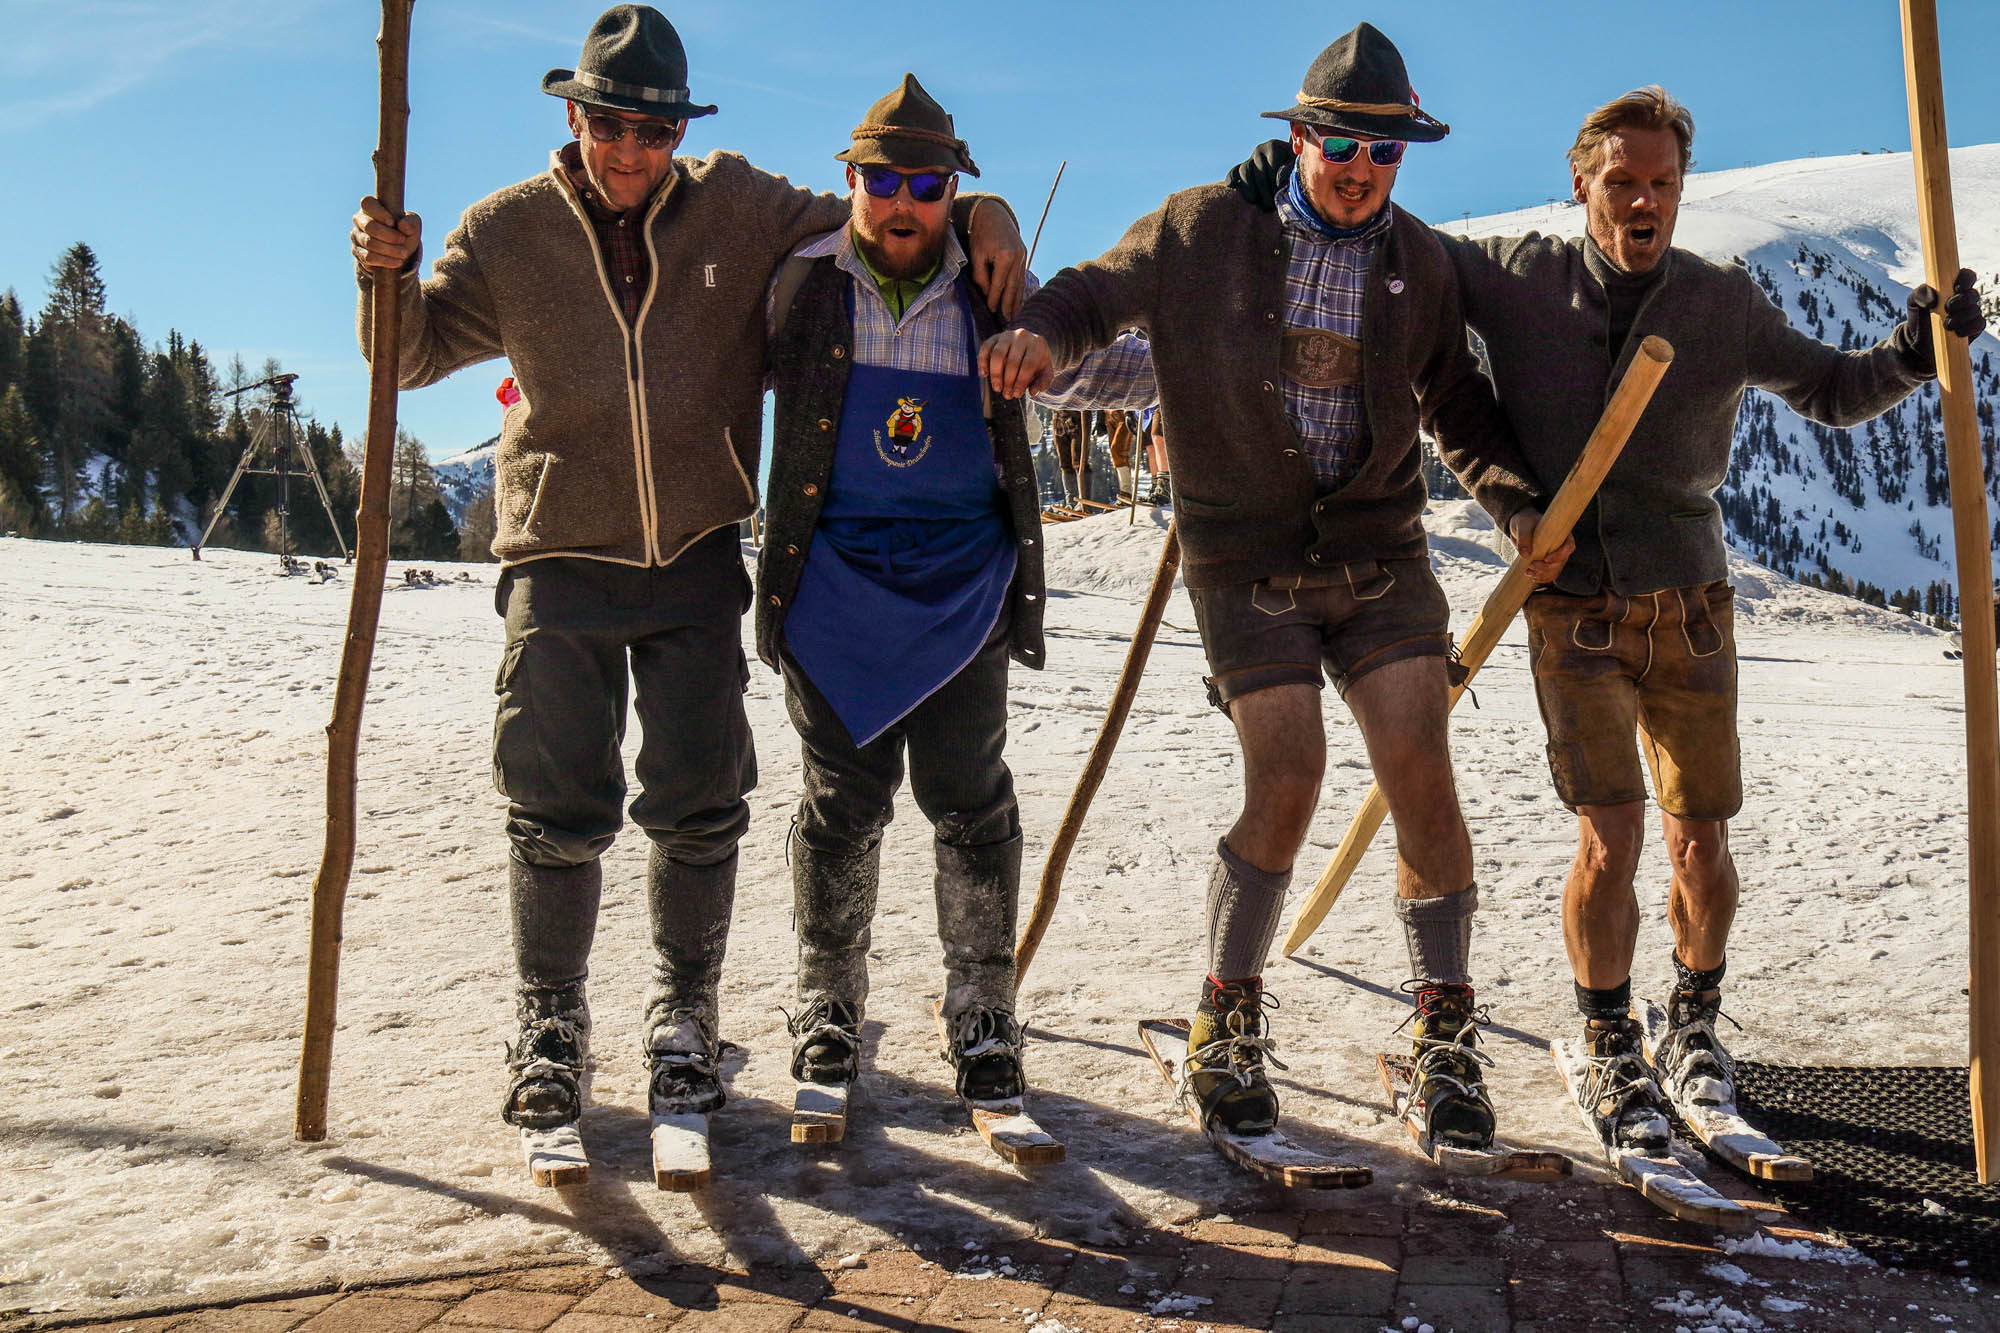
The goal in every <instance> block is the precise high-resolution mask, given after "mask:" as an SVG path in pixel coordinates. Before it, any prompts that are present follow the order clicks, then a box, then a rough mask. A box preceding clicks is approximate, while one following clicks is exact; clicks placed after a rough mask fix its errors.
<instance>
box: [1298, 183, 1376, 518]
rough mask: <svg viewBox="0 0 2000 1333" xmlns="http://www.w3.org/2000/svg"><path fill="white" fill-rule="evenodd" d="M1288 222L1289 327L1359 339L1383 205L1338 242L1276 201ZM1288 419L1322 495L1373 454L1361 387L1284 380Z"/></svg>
mask: <svg viewBox="0 0 2000 1333" xmlns="http://www.w3.org/2000/svg"><path fill="white" fill-rule="evenodd" d="M1278 220H1279V222H1281V223H1282V224H1283V225H1284V236H1285V245H1286V248H1287V252H1288V253H1287V256H1286V259H1285V328H1286V329H1288V330H1289V329H1330V330H1332V331H1333V332H1335V333H1338V334H1340V335H1341V336H1343V337H1346V338H1352V339H1354V340H1355V341H1356V342H1359V341H1360V340H1361V297H1362V292H1363V290H1364V289H1365V287H1366V284H1367V281H1368V269H1369V267H1370V265H1372V264H1373V263H1374V262H1375V252H1376V250H1378V249H1379V248H1380V247H1381V244H1382V238H1383V237H1384V236H1386V235H1388V233H1389V223H1390V210H1389V208H1387V207H1386V206H1385V207H1384V208H1383V209H1382V211H1381V212H1380V213H1377V214H1376V215H1375V220H1374V221H1373V222H1371V223H1369V224H1368V225H1367V227H1366V228H1365V229H1364V230H1363V231H1362V232H1361V234H1360V235H1358V236H1350V237H1347V238H1345V239H1342V240H1333V239H1331V238H1329V237H1325V236H1322V235H1320V234H1319V233H1318V232H1316V231H1314V230H1313V229H1312V228H1311V227H1309V226H1307V225H1306V224H1305V223H1304V222H1303V221H1301V220H1300V218H1299V214H1298V212H1297V210H1296V209H1295V208H1294V207H1293V205H1292V201H1291V199H1290V198H1289V197H1288V196H1287V195H1286V194H1284V193H1280V194H1279V196H1278ZM1285 415H1286V416H1287V417H1289V418H1291V422H1292V428H1293V429H1294V430H1296V431H1298V433H1299V439H1300V440H1301V441H1303V442H1304V443H1305V446H1306V457H1307V458H1309V459H1311V460H1312V466H1313V475H1314V476H1315V477H1317V478H1318V479H1319V484H1320V488H1321V489H1322V490H1334V489H1336V488H1338V487H1340V486H1344V485H1346V484H1347V483H1348V482H1349V481H1351V480H1352V479H1353V477H1354V474H1355V473H1357V472H1359V471H1360V470H1361V464H1362V461H1363V460H1364V459H1366V458H1367V457H1368V443H1369V441H1368V415H1367V411H1366V409H1365V407H1364V405H1363V403H1362V398H1361V386H1360V385H1358V384H1355V385H1346V386H1339V387H1335V388H1330V389H1315V388H1311V387H1309V386H1307V385H1304V384H1300V383H1298V382H1297V381H1296V380H1293V379H1291V378H1290V377H1289V376H1287V377H1285Z"/></svg>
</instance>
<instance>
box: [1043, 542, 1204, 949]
mask: <svg viewBox="0 0 2000 1333" xmlns="http://www.w3.org/2000/svg"><path fill="white" fill-rule="evenodd" d="M1180 567H1181V534H1180V531H1179V529H1178V528H1177V527H1176V526H1175V525H1174V524H1172V523H1169V524H1168V525H1167V541H1166V545H1164V546H1163V547H1161V548H1160V563H1159V564H1158V565H1156V566H1155V567H1154V569H1153V586H1152V587H1150V588H1148V589H1147V590H1146V604H1145V606H1144V607H1143V608H1142V609H1141V610H1140V612H1139V626H1138V628H1137V629H1135V630H1133V631H1132V643H1131V646H1130V647H1128V648H1126V650H1125V665H1124V666H1123V667H1122V668H1121V669H1120V670H1119V672H1118V685H1117V688H1116V689H1114V690H1113V691H1112V692H1111V706H1110V707H1109V708H1107V709H1105V710H1104V723H1103V725H1102V726H1100V727H1099V728H1098V729H1097V739H1096V740H1095V741H1093V742H1092V743H1091V746H1090V757H1089V758H1088V759H1086V760H1085V761H1084V765H1083V772H1082V773H1080V774H1078V776H1077V779H1076V790H1075V791H1073V792H1071V793H1070V798H1069V805H1068V806H1066V807H1065V808H1064V809H1063V817H1062V823H1061V824H1059V825H1058V826H1057V827H1056V836H1055V838H1054V839H1053V840H1052V841H1051V842H1050V843H1049V859H1048V861H1047V862H1046V863H1045V864H1044V865H1043V866H1042V884H1041V888H1040V889H1038V890H1037V891H1036V893H1035V909H1034V911H1033V913H1031V914H1030V915H1029V917H1028V924H1027V926H1026V927H1025V928H1024V929H1023V930H1022V931H1021V942H1020V943H1019V944H1017V945H1015V946H1014V985H1015V986H1016V987H1017V988H1018V987H1019V986H1020V985H1021V982H1022V980H1023V979H1024V978H1026V977H1027V975H1028V964H1030V963H1032V962H1034V961H1035V950H1037V949H1039V948H1040V947H1041V944H1042V936H1043V934H1044V933H1046V932H1047V930H1048V928H1049V922H1050V921H1051V920H1053V919H1054V917H1055V914H1056V901H1057V900H1058V899H1059V898H1061V897H1062V880H1063V870H1064V868H1065V867H1066V866H1067V865H1068V864H1069V853H1070V848H1072V847H1074V846H1076V835H1077V833H1078V831H1079V830H1081V829H1082V828H1083V817H1084V815H1086V814H1088V813H1089V812H1090V802H1091V799H1092V798H1093V797H1095V796H1096V795H1097V788H1098V785H1099V784H1100V783H1102V782H1103V781H1104V771H1105V769H1107V768H1109V767H1110V766H1111V752H1112V751H1113V750H1116V749H1117V748H1118V734H1119V732H1121V731H1123V730H1124V729H1125V717H1126V714H1128V713H1130V712H1131V711H1132V700H1133V699H1134V698H1135V697H1136V696H1137V695H1138V693H1139V677H1141V676H1143V675H1144V674H1145V673H1146V659H1147V657H1149V656H1150V655H1151V654H1152V651H1153V639H1154V638H1155V637H1156V636H1157V635H1158V634H1159V632H1160V617H1161V616H1162V615H1164V614H1165V613H1166V609H1167V599H1168V598H1169V597H1171V596H1172V595H1173V591H1174V575H1175V574H1176V573H1178V572H1179V570H1180Z"/></svg>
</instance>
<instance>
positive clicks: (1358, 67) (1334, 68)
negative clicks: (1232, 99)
mask: <svg viewBox="0 0 2000 1333" xmlns="http://www.w3.org/2000/svg"><path fill="white" fill-rule="evenodd" d="M1263 114H1264V115H1265V116H1267V117H1269V118H1270V119H1272V120H1291V121H1297V122H1299V123H1300V124H1303V125H1311V126H1314V127H1316V128H1318V129H1323V130H1332V131H1334V132H1335V133H1337V134H1347V135H1352V136H1354V137H1355V138H1359V139H1404V140H1407V141H1409V142H1411V143H1435V142H1436V141H1437V140H1439V139H1442V138H1444V136H1445V135H1447V134H1450V133H1451V126H1449V125H1447V124H1445V123H1444V122H1443V121H1441V120H1439V119H1437V118H1436V117H1435V116H1432V115H1431V114H1430V113H1429V112H1427V111H1425V110H1423V109H1422V108H1421V107H1419V106H1418V105H1417V94H1416V91H1415V90H1414V89H1412V88H1411V87H1410V74H1409V71H1408V70H1407V69H1405V68H1404V67H1403V54H1402V52H1400V51H1398V50H1397V49H1396V44H1395V43H1394V42H1392V41H1390V40H1389V39H1388V38H1387V37H1384V36H1383V35H1382V32H1381V29H1379V28H1377V27H1376V26H1375V25H1374V24H1372V23H1363V24H1360V25H1359V26H1357V27H1356V28H1355V29H1354V31H1352V32H1350V33H1348V34H1347V35H1346V36H1344V37H1342V38H1340V39H1339V40H1338V41H1336V42H1334V43H1333V45H1331V46H1329V47H1327V48H1326V50H1324V51H1321V52H1320V53H1319V58H1318V59H1316V60H1314V61H1313V62H1312V68H1311V69H1309V70H1307V71H1306V77H1305V82H1304V84H1303V85H1301V86H1300V88H1299V92H1298V96H1297V98H1296V99H1295V101H1294V103H1293V105H1291V106H1288V107H1286V108H1284V109H1283V110H1282V111H1266V112H1264V113H1263Z"/></svg>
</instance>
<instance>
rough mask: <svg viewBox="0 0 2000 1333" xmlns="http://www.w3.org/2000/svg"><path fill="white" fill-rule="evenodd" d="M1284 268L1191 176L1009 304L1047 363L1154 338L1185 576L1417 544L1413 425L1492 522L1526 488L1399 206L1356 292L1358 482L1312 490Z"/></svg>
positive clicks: (1251, 214) (1396, 552)
mask: <svg viewBox="0 0 2000 1333" xmlns="http://www.w3.org/2000/svg"><path fill="white" fill-rule="evenodd" d="M1391 207H1392V208H1393V207H1394V206H1393V205H1391ZM1285 267H1286V259H1285V249H1284V242H1283V239H1282V237H1281V235H1280V229H1279V222H1278V219H1277V218H1276V216H1275V215H1273V214H1271V213H1266V212H1262V211H1260V210H1258V209H1256V208H1253V207H1251V206H1250V205H1248V204H1246V203H1244V202H1243V201H1242V200H1241V199H1239V198H1238V197H1237V195H1236V193H1235V192H1234V191H1233V190H1231V189H1229V188H1228V187H1227V186H1223V185H1206V186H1199V187H1197V188H1195V189H1192V190H1183V191H1181V192H1180V193H1178V194H1175V195H1171V196H1169V197H1168V199H1167V201H1166V203H1165V204H1164V205H1163V206H1162V207H1161V208H1160V209H1158V210H1157V211H1155V212H1153V213H1150V214H1148V215H1147V216H1145V217H1143V218H1141V219H1139V220H1138V221H1137V222H1135V223H1133V224H1132V227H1131V229H1130V230H1128V231H1127V232H1126V233H1125V236H1124V239H1122V240H1120V241H1119V242H1118V244H1117V245H1116V246H1115V247H1113V248H1112V249H1111V250H1110V251H1108V252H1106V253H1105V254H1104V255H1102V256H1100V257H1099V258H1097V259H1094V260H1091V261H1090V262H1089V263H1086V264H1082V265H1079V266H1077V267H1076V268H1068V269H1064V270H1063V271H1062V272H1060V273H1058V274H1056V275H1055V277H1053V278H1051V279H1050V280H1049V282H1048V285H1047V286H1045V287H1043V288H1042V289H1041V291H1039V292H1038V293H1036V294H1035V295H1034V296H1032V297H1030V298H1029V300H1028V303H1027V305H1026V306H1025V307H1024V308H1023V309H1022V311H1021V316H1020V320H1019V323H1020V324H1021V326H1023V327H1025V328H1027V329H1030V330H1032V331H1033V332H1035V333H1038V334H1040V335H1041V336H1042V337H1044V338H1046V339H1048V341H1049V344H1050V347H1051V349H1052V351H1053V353H1054V356H1055V360H1056V363H1057V365H1058V367H1061V366H1067V365H1071V364H1074V363H1075V362H1076V361H1077V360H1079V359H1080V358H1081V357H1082V356H1083V355H1084V354H1085V353H1086V352H1088V351H1090V350H1091V349H1092V348H1096V347H1102V346H1104V345H1106V344H1107V343H1109V342H1110V341H1111V340H1112V338H1113V337H1115V336H1116V335H1117V334H1118V332H1119V331H1120V330H1122V329H1127V328H1135V327H1136V328H1141V329H1144V330H1145V331H1146V332H1147V333H1148V334H1149V335H1150V337H1151V339H1152V344H1153V361H1154V365H1155V366H1156V367H1157V369H1158V373H1159V382H1160V403H1161V410H1162V412H1163V413H1164V414H1165V416H1166V418H1167V420H1168V421H1170V422H1172V423H1173V425H1172V429H1171V431H1170V433H1169V435H1168V438H1167V451H1168V454H1169V455H1170V462H1171V464H1172V468H1173V476H1174V502H1175V506H1176V512H1177V514H1178V519H1179V524H1180V534H1181V543H1182V547H1183V550H1184V552H1185V567H1184V572H1185V577H1186V580H1187V583H1188V586H1189V587H1193V588H1204V587H1216V586H1220V585H1223V584H1229V583H1245V582H1251V581H1254V580H1257V579H1263V578H1270V577H1273V576H1280V575H1290V574H1300V573H1307V572H1311V571H1313V570H1316V569H1331V568H1334V567H1336V566H1339V565H1342V564H1346V563H1348V562H1350V561H1357V560H1364V559H1385V558H1393V557H1400V556H1412V555H1422V554H1423V553H1424V551H1425V543H1424V530H1423V522H1422V518H1423V509H1424V487H1423V480H1422V477H1421V476H1420V474H1419V472H1418V467H1417V464H1418V448H1417V428H1418V426H1419V424H1421V425H1423V426H1424V427H1425V428H1426V429H1428V430H1429V431H1430V432H1431V434H1432V435H1433V436H1434V437H1435V438H1436V439H1437V441H1438V444H1439V449H1440V452H1441V454H1442V456H1443V458H1444V461H1445V463H1446V465H1447V466H1449V467H1450V468H1451V469H1452V470H1453V471H1454V472H1456V473H1458V474H1459V475H1460V476H1461V477H1464V478H1465V479H1466V480H1467V483H1468V484H1469V485H1471V486H1474V487H1475V488H1477V490H1478V491H1479V493H1480V494H1482V495H1483V496H1484V497H1485V498H1486V499H1488V500H1489V502H1490V503H1491V504H1492V505H1493V506H1495V507H1496V515H1497V516H1498V517H1500V518H1501V519H1502V520H1503V521H1504V520H1505V518H1506V517H1508V516H1511V515H1512V514H1513V512H1514V511H1515V510H1516V509H1518V508H1519V507H1520V506H1522V505H1523V504H1527V503H1530V502H1531V501H1533V500H1535V499H1536V498H1538V497H1537V494H1536V491H1535V488H1534V486H1533V484H1532V482H1530V481H1529V480H1528V471H1527V465H1526V464H1525V462H1524V461H1523V460H1522V458H1521V455H1520V451H1519V450H1518V448H1517V447H1516V446H1515V443H1514V441H1513V438H1512V436H1511V435H1510V433H1509V432H1508V430H1507V426H1506V422H1505V420H1504V419H1503V418H1502V417H1501V415H1500V413H1499V412H1498V411H1497V410H1496V407H1495V404H1494V401H1493V393H1492V389H1491V388H1490V386H1489V385H1488V384H1487V382H1486V380H1485V378H1484V377H1483V376H1481V375H1480V373H1479V369H1478V366H1477V363H1476V362H1474V360H1473V358H1472V355H1471V353H1470V351H1469V350H1468V349H1467V346H1466V340H1465V327H1464V321H1463V320H1462V318H1461V317H1460V313H1459V302H1458V281H1457V278H1456V276H1455V274H1454V273H1453V271H1452V267H1451V264H1450V262H1449V261H1448V260H1447V259H1446V258H1445V254H1444V250H1443V248H1442V247H1441V246H1440V245H1439V244H1438V241H1437V238H1436V237H1435V236H1434V235H1433V234H1432V232H1431V230H1430V229H1429V228H1428V227H1426V226H1424V225H1423V223H1421V222H1419V221H1418V220H1417V219H1415V218H1413V217H1411V216H1410V215H1409V214H1407V213H1405V212H1403V211H1402V210H1401V209H1396V212H1395V218H1394V222H1393V225H1392V226H1391V228H1390V230H1389V233H1388V235H1387V236H1386V237H1384V238H1383V241H1382V244H1381V247H1380V249H1379V250H1378V251H1377V253H1376V257H1375V263H1374V266H1373V268H1372V269H1371V270H1370V272H1369V274H1368V277H1367V290H1366V294H1365V296H1364V298H1363V308H1362V333H1361V343H1362V347H1363V353H1362V355H1363V376H1364V381H1365V383H1364V389H1363V394H1364V400H1365V404H1366V409H1367V413H1368V425H1369V433H1370V436H1371V438H1372V440H1373V443H1372V445H1371V447H1370V451H1369V454H1368V457H1367V459H1366V461H1365V462H1364V463H1363V464H1362V467H1361V471H1360V472H1359V474H1358V475H1356V476H1355V477H1354V478H1353V480H1351V481H1350V482H1348V483H1347V484H1346V485H1345V486H1343V487H1341V488H1340V489H1338V490H1336V491H1333V492H1332V493H1330V494H1327V495H1320V494H1319V493H1318V491H1317V487H1316V485H1315V482H1314V478H1313V471H1312V466H1311V464H1310V462H1308V460H1307V459H1306V458H1305V456H1304V448H1303V445H1302V444H1301V442H1300V440H1299V437H1298V433H1297V432H1296V431H1295V430H1294V429H1293V428H1292V424H1291V422H1290V420H1289V419H1288V418H1287V417H1286V415H1285V405H1284V394H1283V392H1282V391H1281V384H1280V380H1279V375H1280V371H1279V368H1278V364H1279V353H1280V350H1281V345H1282V342H1283V338H1284V332H1285V326H1284V313H1283V312H1284V285H1285Z"/></svg>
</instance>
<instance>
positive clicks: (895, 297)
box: [847, 222, 942, 319]
mask: <svg viewBox="0 0 2000 1333" xmlns="http://www.w3.org/2000/svg"><path fill="white" fill-rule="evenodd" d="M847 237H848V240H849V241H850V242H852V243H853V245H854V256H855V258H857V259H859V260H860V261H861V266H862V267H863V268H865V269H867V270H868V276H869V277H871V278H873V279H875V289H876V290H877V291H879V292H881V293H882V299H883V301H885V302H886V303H887V304H888V306H889V313H890V314H891V315H893V316H895V317H896V318H897V319H901V318H902V317H903V312H904V311H905V310H908V309H909V308H910V302H912V301H914V300H916V299H917V297H918V295H919V294H921V293H922V292H923V290H924V288H926V287H928V286H930V285H931V279H932V278H935V277H936V276H937V271H938V268H939V264H932V265H931V267H930V271H929V272H928V273H925V274H924V275H923V276H922V277H918V278H885V277H883V276H882V274H881V273H880V272H879V271H877V270H876V268H875V266H874V265H873V264H871V263H869V262H868V252H867V251H866V250H864V249H862V248H861V238H860V237H858V236H856V235H855V234H854V224H853V223H851V222H850V223H848V224H847ZM940 262H942V261H940Z"/></svg>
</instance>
